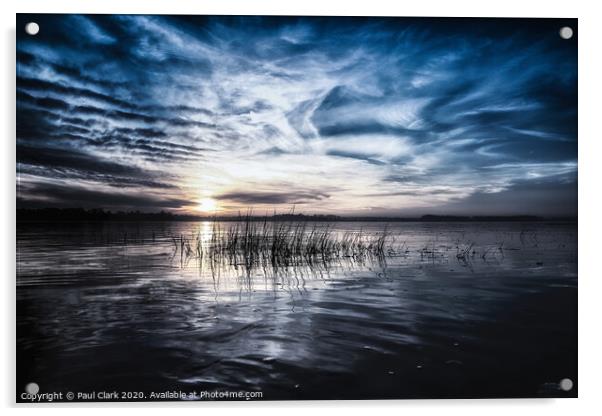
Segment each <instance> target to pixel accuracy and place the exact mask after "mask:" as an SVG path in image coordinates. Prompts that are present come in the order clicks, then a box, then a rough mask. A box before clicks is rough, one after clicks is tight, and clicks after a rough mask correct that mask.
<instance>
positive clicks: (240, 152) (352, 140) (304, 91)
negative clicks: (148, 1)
mask: <svg viewBox="0 0 602 416" xmlns="http://www.w3.org/2000/svg"><path fill="white" fill-rule="evenodd" d="M34 18H35V21H38V22H39V23H40V25H41V27H42V28H43V36H37V37H31V36H27V35H26V34H24V33H21V32H19V34H18V39H17V105H18V111H17V141H18V148H19V149H20V150H18V152H17V160H18V162H19V166H20V168H21V173H22V177H21V178H20V179H21V182H22V183H23V184H24V185H27V184H28V182H31V183H32V184H33V183H38V181H39V180H40V178H41V177H43V175H44V173H43V172H44V171H46V172H48V175H49V177H51V178H52V180H53V181H54V182H53V183H54V184H55V185H57V186H58V185H60V186H61V187H63V188H65V189H68V188H69V187H73V188H74V189H77V190H78V192H79V191H81V189H80V188H82V187H83V188H85V189H86V190H87V191H90V192H93V191H98V192H101V193H103V192H108V193H111V192H112V191H114V189H113V190H112V191H111V189H108V188H111V187H112V188H115V187H119V186H123V187H125V188H128V189H130V190H133V189H137V190H139V191H140V193H141V194H142V195H143V196H144V195H147V196H148V198H150V199H152V200H153V201H155V199H156V197H157V194H156V192H157V190H159V189H160V190H162V192H163V195H164V196H165V198H166V199H167V200H174V201H178V202H177V203H174V204H171V205H173V209H187V208H186V207H189V206H195V205H197V203H198V200H199V199H200V198H203V197H214V198H218V199H220V200H222V201H224V202H228V204H229V205H228V206H229V207H230V208H231V209H238V208H239V207H244V206H245V205H253V204H272V205H279V204H283V205H285V204H291V203H300V204H303V206H304V209H306V210H307V211H308V212H328V213H332V212H334V213H342V214H364V213H365V212H366V210H369V209H370V207H375V206H378V207H381V208H382V210H385V211H387V212H388V213H391V214H395V213H402V212H408V211H407V210H413V211H412V212H416V213H420V211H424V210H430V209H432V210H437V209H444V208H445V209H450V210H457V211H458V213H462V210H463V209H465V210H466V211H470V212H471V213H473V214H478V212H474V210H475V209H477V208H478V205H479V204H482V207H483V209H484V210H485V209H486V208H487V207H488V206H489V205H488V204H489V202H487V201H491V200H493V199H495V198H496V196H495V195H497V196H498V197H499V198H506V199H507V200H509V201H510V200H511V201H513V205H512V206H510V205H508V204H501V203H500V205H499V206H504V207H507V208H508V209H509V210H510V209H512V210H518V211H520V210H525V211H529V212H530V213H534V214H537V212H534V210H535V211H537V206H538V204H537V201H538V200H539V201H540V203H539V206H540V208H539V210H540V211H541V212H544V211H546V209H545V204H548V203H550V201H552V200H556V201H563V200H564V199H566V201H568V202H566V203H565V204H560V206H567V207H570V206H572V202H573V199H574V198H575V196H574V194H573V193H571V192H568V191H567V186H568V185H567V184H566V182H564V181H563V180H561V177H562V178H564V177H565V176H567V175H569V176H570V175H573V176H575V174H576V171H577V95H576V85H577V59H576V57H577V55H576V52H577V48H576V43H575V40H574V39H573V40H569V41H566V40H562V39H561V38H560V37H559V36H558V27H560V26H563V25H571V26H574V27H576V21H574V20H570V19H569V20H555V19H540V20H538V19H530V20H525V21H523V24H522V25H521V27H517V26H516V21H514V20H511V19H473V20H465V19H417V18H364V19H362V18H329V17H315V18H313V17H241V16H141V15H123V16H111V15H95V16H89V15H85V16H83V15H81V16H79V15H75V16H73V15H19V16H18V19H19V22H18V23H19V25H21V23H23V24H24V23H25V22H26V21H29V20H34ZM74 31H76V33H79V34H80V35H79V36H76V37H74V36H72V33H74ZM559 175H560V176H559ZM542 181H543V182H542ZM542 183H545V186H544V185H541V184H542ZM529 186H533V187H534V188H532V189H533V190H534V191H533V193H532V195H527V192H526V191H525V189H531V188H529ZM95 187H96V188H95ZM544 188H545V191H544V190H543V189H544ZM28 189H35V187H30V188H28V187H27V186H24V187H23V189H22V192H21V198H22V199H23V200H24V201H26V200H28V199H32V200H34V199H35V198H36V195H35V194H34V193H33V191H32V192H31V193H30V192H29V191H28ZM308 189H309V190H312V192H308V191H307V190H308ZM314 190H317V191H318V192H317V193H315V192H313V191H314ZM110 191H111V192H110ZM53 195H54V196H53V197H52V198H53V199H52V201H54V202H53V203H60V201H59V199H60V198H65V201H67V200H70V201H71V200H73V198H71V197H68V196H67V194H66V193H59V192H54V194H53ZM88 195H93V194H88ZM554 195H556V196H557V197H556V198H555V199H554ZM519 196H520V197H519ZM69 198H71V199H69ZM126 201H127V198H126V199H125V200H122V202H123V203H125V202H126ZM183 201H188V203H187V204H180V203H181V202H182V203H183ZM38 202H39V200H38ZM89 202H90V201H88V202H86V203H89ZM82 203H83V202H82ZM135 203H136V201H134V200H132V204H135ZM153 204H156V203H155V202H153ZM568 211H571V209H568V208H567V212H568ZM571 212H572V211H571Z"/></svg>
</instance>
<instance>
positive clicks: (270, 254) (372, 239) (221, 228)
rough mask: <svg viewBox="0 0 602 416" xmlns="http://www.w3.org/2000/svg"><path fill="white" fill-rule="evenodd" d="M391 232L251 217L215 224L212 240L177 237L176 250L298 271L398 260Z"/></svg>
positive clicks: (212, 258) (185, 253) (250, 265)
mask: <svg viewBox="0 0 602 416" xmlns="http://www.w3.org/2000/svg"><path fill="white" fill-rule="evenodd" d="M391 240H392V239H391V235H390V232H389V230H388V227H384V229H383V230H381V231H379V232H377V233H365V232H362V231H361V230H360V231H355V232H351V231H347V232H338V231H336V230H334V228H333V226H332V225H330V224H310V223H308V222H303V221H301V222H285V221H269V220H268V219H267V218H265V219H264V220H261V221H258V220H256V219H253V218H252V217H251V215H250V214H248V215H246V216H240V218H239V221H237V222H231V223H228V225H227V226H226V225H223V224H221V223H220V222H218V221H214V222H213V224H212V229H211V233H210V237H209V239H205V240H203V238H202V237H201V235H196V236H191V237H190V238H187V237H184V236H179V237H177V238H176V237H174V238H173V243H174V247H175V251H176V252H179V253H180V256H182V257H185V258H191V257H192V258H199V259H202V258H207V259H210V260H213V261H220V262H222V261H224V260H227V261H228V262H229V263H230V264H234V265H244V266H247V267H252V266H256V265H259V264H262V265H267V264H271V265H272V266H284V267H286V266H294V265H299V264H303V263H312V262H317V261H332V260H336V259H341V258H354V259H361V258H366V257H384V256H387V255H392V253H393V249H392V248H391V247H392V246H391Z"/></svg>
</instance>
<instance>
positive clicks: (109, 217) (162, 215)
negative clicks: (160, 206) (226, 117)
mask: <svg viewBox="0 0 602 416" xmlns="http://www.w3.org/2000/svg"><path fill="white" fill-rule="evenodd" d="M16 214H17V215H16V216H17V223H36V222H38V223H47V222H64V223H77V222H172V221H175V222H177V221H182V222H185V221H224V222H226V221H229V222H231V221H240V220H250V221H270V222H272V221H296V222H550V221H556V222H558V221H561V222H577V217H540V216H535V215H471V216H462V215H431V214H429V215H423V216H420V217H360V216H349V217H346V216H338V215H305V214H275V215H270V216H260V215H250V216H248V215H242V214H241V215H229V216H196V215H178V214H172V213H169V212H158V213H144V212H139V211H130V212H121V211H120V212H111V211H104V210H96V209H93V210H85V209H80V208H74V209H68V208H67V209H55V208H48V209H17V212H16Z"/></svg>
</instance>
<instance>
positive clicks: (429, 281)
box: [16, 222, 578, 401]
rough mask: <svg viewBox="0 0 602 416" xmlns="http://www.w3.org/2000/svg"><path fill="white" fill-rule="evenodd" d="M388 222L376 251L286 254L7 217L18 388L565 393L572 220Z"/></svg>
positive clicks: (206, 233) (132, 228) (198, 228)
mask: <svg viewBox="0 0 602 416" xmlns="http://www.w3.org/2000/svg"><path fill="white" fill-rule="evenodd" d="M231 226H232V225H231V224H225V225H224V227H226V228H227V227H231ZM330 226H331V227H332V229H333V232H334V233H362V234H361V235H364V236H369V235H371V233H377V232H378V231H379V230H381V229H382V228H383V227H384V226H385V224H379V223H365V224H362V223H357V222H356V223H345V222H338V223H334V224H331V225H330ZM388 229H389V232H390V234H391V240H390V242H389V243H388V246H389V249H388V250H387V252H386V255H385V256H363V257H357V256H356V257H354V256H349V257H346V256H342V257H339V258H336V259H320V258H314V259H298V261H295V262H292V263H291V264H289V265H286V266H283V265H271V264H269V263H265V262H263V263H262V262H259V263H257V264H252V265H249V264H244V262H243V263H239V262H237V261H231V259H230V260H229V261H221V262H216V261H214V260H212V259H209V258H206V257H203V258H199V257H198V256H197V257H195V256H189V255H188V253H186V255H185V254H184V252H183V251H182V250H178V244H177V243H174V241H177V239H178V238H182V236H191V238H192V236H197V238H199V241H202V243H203V244H204V245H205V246H207V245H208V244H210V243H211V241H212V240H211V235H212V233H213V232H214V228H213V226H212V224H211V223H207V222H201V223H199V222H165V223H160V222H148V223H88V224H24V223H21V224H18V226H17V289H16V290H17V394H18V396H19V395H20V392H22V391H23V389H24V386H25V385H26V384H27V383H29V382H35V383H37V384H39V386H40V393H44V392H53V391H56V392H68V391H71V392H91V391H97V392H98V391H114V390H115V391H118V392H141V394H142V396H141V397H145V398H146V399H148V398H149V395H150V394H151V393H152V392H165V391H183V392H191V391H235V392H237V391H244V392H261V393H262V399H263V400H285V399H383V398H399V399H404V398H473V397H475V398H476V397H576V396H577V387H578V384H577V226H576V224H575V223H543V222H538V223H524V222H516V223H391V224H388ZM565 378H570V379H571V380H572V381H573V382H574V387H573V389H572V390H570V391H568V392H565V391H563V390H561V389H560V388H559V385H558V383H559V381H560V380H562V379H565ZM17 400H18V401H22V399H21V398H20V397H17Z"/></svg>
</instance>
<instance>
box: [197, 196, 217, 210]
mask: <svg viewBox="0 0 602 416" xmlns="http://www.w3.org/2000/svg"><path fill="white" fill-rule="evenodd" d="M197 209H198V210H199V211H201V212H212V211H216V210H217V201H216V200H215V199H211V198H203V199H201V201H200V202H199V206H198V207H197Z"/></svg>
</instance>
